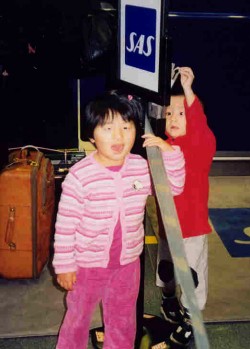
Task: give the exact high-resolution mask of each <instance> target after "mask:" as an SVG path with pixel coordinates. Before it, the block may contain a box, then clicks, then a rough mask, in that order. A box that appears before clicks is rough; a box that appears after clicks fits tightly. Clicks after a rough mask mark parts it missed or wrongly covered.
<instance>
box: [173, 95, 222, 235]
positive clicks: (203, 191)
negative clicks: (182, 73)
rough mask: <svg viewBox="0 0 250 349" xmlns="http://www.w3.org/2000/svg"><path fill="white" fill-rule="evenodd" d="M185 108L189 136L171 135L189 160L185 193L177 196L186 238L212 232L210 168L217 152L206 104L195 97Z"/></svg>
mask: <svg viewBox="0 0 250 349" xmlns="http://www.w3.org/2000/svg"><path fill="white" fill-rule="evenodd" d="M184 106H185V111H186V120H187V126H186V127H187V128H186V135H185V136H180V137H177V138H176V139H171V138H168V139H167V142H168V143H170V144H171V145H179V146H180V148H181V150H182V151H183V153H184V158H185V162H186V181H185V187H184V191H183V192H182V194H180V195H177V196H175V197H174V201H175V206H176V210H177V214H178V217H179V222H180V226H181V230H182V235H183V237H184V238H188V237H191V236H198V235H204V234H208V233H209V232H211V230H212V229H211V227H210V225H209V222H208V194H209V179H208V175H209V171H210V167H211V164H212V160H213V156H214V154H215V151H216V140H215V136H214V134H213V132H212V131H211V130H210V128H209V127H208V125H207V118H206V116H205V114H204V111H203V107H202V105H201V103H200V101H199V99H198V98H197V97H196V98H195V100H194V102H193V104H192V105H191V106H190V107H188V105H187V103H186V101H185V102H184Z"/></svg>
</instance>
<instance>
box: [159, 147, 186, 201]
mask: <svg viewBox="0 0 250 349" xmlns="http://www.w3.org/2000/svg"><path fill="white" fill-rule="evenodd" d="M173 148H174V151H166V152H162V159H163V163H164V168H165V171H166V174H167V177H168V180H169V184H170V189H171V192H172V194H173V195H174V196H175V195H179V194H181V193H182V192H183V189H184V184H185V175H186V171H185V159H184V155H183V152H182V151H181V149H180V147H179V146H173Z"/></svg>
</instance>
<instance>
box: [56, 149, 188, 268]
mask: <svg viewBox="0 0 250 349" xmlns="http://www.w3.org/2000/svg"><path fill="white" fill-rule="evenodd" d="M93 155H94V153H92V154H90V155H89V156H87V157H86V158H84V159H82V160H80V161H79V162H78V163H76V164H75V165H74V166H72V167H71V168H70V171H69V173H68V175H67V176H66V178H65V180H64V182H63V184H62V194H61V198H60V202H59V207H58V212H57V219H56V231H55V242H54V258H53V266H54V268H55V272H56V274H59V273H65V272H70V271H76V270H77V268H78V267H84V268H91V267H103V268H105V267H107V265H108V262H109V250H110V247H111V243H112V238H113V232H114V228H115V225H116V222H117V220H118V219H119V217H120V221H121V227H122V251H121V256H120V263H121V265H125V264H128V263H131V262H133V261H134V260H136V259H137V258H138V256H139V255H140V254H141V252H142V249H143V243H144V227H143V219H144V212H145V205H146V200H147V197H148V195H151V194H152V186H151V180H150V174H149V168H148V163H147V161H146V160H145V159H143V158H142V157H141V156H140V155H134V154H129V155H128V156H127V158H126V160H125V162H124V164H123V166H122V168H121V170H120V171H119V172H113V171H110V170H108V169H107V168H105V167H103V166H102V165H100V164H99V163H97V162H96V161H95V159H94V157H93ZM162 157H163V162H164V166H165V170H166V173H167V176H168V179H169V183H170V186H171V190H172V193H173V195H178V194H180V193H181V192H182V191H183V186H184V181H185V162H184V157H183V153H182V151H181V150H180V148H179V147H178V146H177V147H175V151H172V152H163V153H162Z"/></svg>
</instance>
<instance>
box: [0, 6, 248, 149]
mask: <svg viewBox="0 0 250 349" xmlns="http://www.w3.org/2000/svg"><path fill="white" fill-rule="evenodd" d="M98 3H99V1H80V0H71V1H66V0H63V1H60V0H37V1H30V0H15V1H14V0H8V1H5V2H1V4H0V73H1V75H0V87H1V90H0V113H1V120H5V123H6V124H7V126H5V127H1V128H0V129H1V139H2V140H3V139H5V140H6V142H8V145H9V146H12V147H14V146H20V145H24V144H30V143H31V144H35V145H38V146H44V147H51V148H72V147H77V145H78V144H77V119H76V109H75V106H76V95H75V79H76V78H78V77H81V78H82V79H84V78H85V77H86V76H87V77H88V78H89V76H91V75H95V76H100V81H101V82H103V77H104V78H105V79H106V82H107V87H110V86H112V85H114V86H115V76H116V67H115V57H114V55H113V54H111V56H110V57H111V58H112V59H111V58H110V59H108V60H105V59H104V60H103V61H102V64H101V65H100V66H98V68H97V69H96V70H94V71H93V70H91V71H89V66H88V64H86V62H85V61H84V59H83V54H82V53H83V31H82V30H83V27H82V20H83V18H84V17H85V16H86V14H87V13H89V11H90V7H91V6H92V5H95V6H98ZM109 3H110V4H112V5H113V6H114V7H116V5H117V1H109ZM228 13H231V14H239V15H242V16H243V18H229V17H228V16H227V14H228ZM169 14H170V15H169V20H168V35H169V37H170V40H171V43H172V44H171V45H172V55H171V57H170V58H171V60H172V61H173V62H175V63H176V64H177V65H187V66H188V65H189V66H191V67H192V68H193V70H194V72H195V76H196V78H195V82H194V88H195V91H196V92H197V94H198V95H199V96H200V98H201V99H202V101H203V103H204V106H205V109H206V113H207V116H208V120H209V125H210V126H211V128H212V129H213V130H214V133H215V135H216V137H217V143H218V150H224V151H227V150H230V151H250V141H249V139H250V137H249V131H248V120H249V116H250V80H249V73H250V65H249V62H250V52H249V49H248V47H249V41H250V39H249V38H250V2H249V1H248V0H238V1H232V0H227V1H225V0H210V1H209V0H206V1H205V0H189V1H187V0H172V1H170V2H169ZM176 14H177V16H173V15H176ZM28 43H30V44H31V46H32V47H33V48H35V53H34V54H30V53H28V51H27V44H28ZM113 48H114V50H115V49H116V40H114V42H113ZM114 52H115V51H114ZM5 70H6V71H7V72H8V76H7V77H4V76H3V74H2V73H3V72H4V71H5ZM83 85H84V86H86V84H83ZM85 88H86V87H85ZM90 88H91V89H92V92H91V93H95V86H92V85H91V87H90ZM97 90H98V89H97ZM87 92H88V93H86V96H90V95H91V93H90V91H87ZM82 93H83V100H84V91H82Z"/></svg>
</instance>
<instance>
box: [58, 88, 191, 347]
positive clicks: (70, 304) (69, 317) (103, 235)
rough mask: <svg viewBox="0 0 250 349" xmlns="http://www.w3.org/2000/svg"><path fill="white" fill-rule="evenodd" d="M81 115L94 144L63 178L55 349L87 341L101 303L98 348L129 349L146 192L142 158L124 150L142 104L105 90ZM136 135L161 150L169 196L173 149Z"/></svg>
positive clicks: (175, 180)
mask: <svg viewBox="0 0 250 349" xmlns="http://www.w3.org/2000/svg"><path fill="white" fill-rule="evenodd" d="M84 117H85V130H87V133H88V137H89V139H90V141H91V142H92V143H93V144H94V145H95V147H96V150H95V151H94V152H93V153H92V154H90V155H89V156H87V157H85V158H84V159H82V160H81V161H79V162H78V163H76V164H75V165H74V166H72V167H71V168H70V170H69V173H68V175H67V176H66V178H65V180H64V182H63V184H62V194H61V198H60V202H59V208H58V213H57V220H56V232H55V244H54V249H55V254H54V259H53V266H54V268H55V272H56V274H57V281H58V283H59V285H61V286H62V287H63V288H65V289H66V290H68V291H69V292H68V294H67V312H66V315H65V318H64V320H63V324H62V326H61V329H60V333H59V338H58V343H57V347H56V348H57V349H69V348H70V349H79V348H86V347H87V342H88V336H89V326H90V321H91V317H92V313H93V310H94V308H95V306H96V304H97V303H98V302H100V301H102V307H103V320H104V326H105V340H104V349H115V348H117V347H119V348H120V349H132V348H133V347H134V340H135V334H136V300H137V295H138V290H139V282H140V266H139V256H140V254H141V252H142V250H143V243H144V227H143V218H144V209H145V205H146V199H147V196H148V195H150V194H151V192H152V188H151V181H150V174H149V168H148V163H147V161H146V160H145V159H144V158H142V157H141V156H140V155H135V154H131V153H130V151H131V149H132V147H133V145H134V142H135V138H136V125H137V124H138V121H139V120H141V119H142V107H141V104H140V103H139V101H137V100H136V98H133V97H132V96H125V95H119V94H117V93H116V92H112V93H110V94H107V95H104V96H102V97H99V98H97V99H95V100H94V101H92V102H90V103H89V104H88V106H87V108H86V112H85V116H84ZM143 138H144V144H143V146H159V148H160V149H161V150H162V157H163V161H164V165H165V168H166V173H167V175H168V178H169V181H170V184H171V189H172V192H173V195H177V194H180V193H181V192H182V190H183V185H184V179H185V172H184V158H183V154H182V152H181V151H180V149H179V147H178V146H177V147H172V146H171V145H169V144H167V143H166V142H164V141H162V140H161V139H160V138H158V137H155V136H154V135H151V134H147V135H144V136H143Z"/></svg>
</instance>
